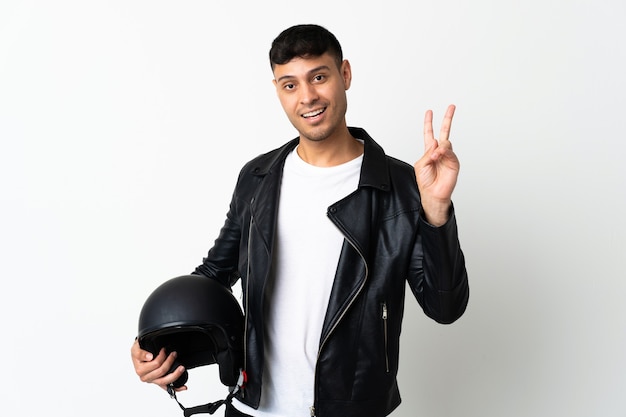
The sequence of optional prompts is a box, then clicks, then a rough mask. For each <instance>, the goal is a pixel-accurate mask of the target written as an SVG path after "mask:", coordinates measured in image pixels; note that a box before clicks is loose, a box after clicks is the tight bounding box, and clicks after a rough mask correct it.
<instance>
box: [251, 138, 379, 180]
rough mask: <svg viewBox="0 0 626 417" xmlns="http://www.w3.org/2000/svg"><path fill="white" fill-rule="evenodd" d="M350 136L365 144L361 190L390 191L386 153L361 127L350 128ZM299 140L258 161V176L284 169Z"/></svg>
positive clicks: (255, 171)
mask: <svg viewBox="0 0 626 417" xmlns="http://www.w3.org/2000/svg"><path fill="white" fill-rule="evenodd" d="M348 130H349V131H350V134H351V135H352V136H353V137H355V138H357V139H361V140H362V141H363V142H364V151H363V165H362V167H361V176H360V179H359V188H361V187H373V188H378V189H380V190H382V191H388V190H389V183H390V181H389V171H388V170H387V160H386V156H385V151H384V150H383V148H381V146H380V145H379V144H378V143H376V142H375V141H374V139H372V137H371V136H370V135H369V134H368V133H367V132H366V131H365V129H362V128H360V127H348ZM299 141H300V139H299V138H295V139H292V140H291V141H289V142H287V143H286V144H285V145H283V146H281V147H280V148H278V149H277V150H276V152H270V153H268V154H266V155H265V157H261V158H258V159H257V160H256V162H257V165H256V166H255V167H253V172H254V173H255V174H256V175H260V176H264V175H267V174H268V173H269V172H271V171H272V169H275V168H276V167H281V168H282V163H283V162H284V160H285V158H287V155H288V154H289V153H290V152H291V151H292V150H293V149H294V148H295V147H296V146H297V145H298V142H299Z"/></svg>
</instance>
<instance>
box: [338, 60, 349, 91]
mask: <svg viewBox="0 0 626 417" xmlns="http://www.w3.org/2000/svg"><path fill="white" fill-rule="evenodd" d="M339 71H340V72H341V76H342V77H343V84H344V87H345V89H346V90H347V89H349V88H350V84H351V83H352V67H351V66H350V61H348V60H347V59H344V60H343V62H342V63H341V68H339Z"/></svg>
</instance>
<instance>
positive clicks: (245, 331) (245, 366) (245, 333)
mask: <svg viewBox="0 0 626 417" xmlns="http://www.w3.org/2000/svg"><path fill="white" fill-rule="evenodd" d="M252 203H254V198H253V199H252V201H250V206H252ZM253 223H254V216H250V225H249V229H248V266H247V273H246V300H245V301H246V302H245V307H244V325H243V370H244V371H245V370H247V369H248V316H249V314H248V305H249V301H248V300H249V299H250V242H251V241H252V225H253ZM245 395H246V392H245V391H243V390H242V392H241V396H242V397H245Z"/></svg>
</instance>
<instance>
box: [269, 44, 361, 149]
mask: <svg viewBox="0 0 626 417" xmlns="http://www.w3.org/2000/svg"><path fill="white" fill-rule="evenodd" d="M351 79H352V72H351V69H350V63H349V62H348V61H343V63H342V64H341V67H340V68H337V64H336V63H335V60H334V58H333V57H332V56H331V55H329V54H328V53H325V54H323V55H321V56H318V57H310V58H294V59H292V60H291V61H289V62H287V63H286V64H283V65H276V66H275V67H274V85H275V86H276V92H277V94H278V99H279V100H280V104H281V105H282V106H283V110H285V113H286V114H287V117H288V118H289V121H290V122H291V124H293V126H294V127H295V128H296V129H297V130H298V132H299V133H300V137H301V138H302V139H308V140H312V141H321V140H324V139H327V138H329V137H331V136H333V135H334V134H336V133H339V134H340V133H342V132H343V130H344V129H345V126H346V122H345V114H346V109H347V99H346V90H347V89H348V88H350V81H351Z"/></svg>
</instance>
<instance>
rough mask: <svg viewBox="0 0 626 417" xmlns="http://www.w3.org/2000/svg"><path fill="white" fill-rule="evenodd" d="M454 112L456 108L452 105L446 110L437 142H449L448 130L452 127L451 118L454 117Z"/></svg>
mask: <svg viewBox="0 0 626 417" xmlns="http://www.w3.org/2000/svg"><path fill="white" fill-rule="evenodd" d="M454 110H456V106H455V105H454V104H450V105H449V106H448V109H447V110H446V115H445V116H444V117H443V122H442V123H441V130H440V132H439V140H440V141H441V140H450V139H449V138H450V128H451V127H452V118H453V117H454Z"/></svg>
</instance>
